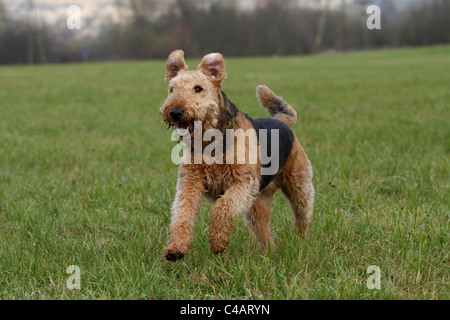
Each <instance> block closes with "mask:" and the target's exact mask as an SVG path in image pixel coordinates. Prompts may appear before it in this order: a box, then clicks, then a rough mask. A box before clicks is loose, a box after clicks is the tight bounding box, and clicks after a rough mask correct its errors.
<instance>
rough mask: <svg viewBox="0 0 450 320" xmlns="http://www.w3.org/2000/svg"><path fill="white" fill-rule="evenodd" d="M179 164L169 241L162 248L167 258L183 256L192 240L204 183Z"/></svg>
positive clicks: (173, 259)
mask: <svg viewBox="0 0 450 320" xmlns="http://www.w3.org/2000/svg"><path fill="white" fill-rule="evenodd" d="M192 168H193V167H190V168H187V167H184V166H181V167H180V169H179V172H178V182H177V192H176V195H175V201H174V203H173V205H172V222H171V224H170V236H169V241H168V244H167V246H166V248H165V249H164V253H165V256H166V259H167V260H171V261H175V260H178V259H181V258H183V256H184V255H185V254H186V252H187V251H188V249H189V245H190V243H191V240H192V235H193V230H194V223H195V220H196V219H197V214H198V211H199V210H200V205H201V203H202V199H203V193H204V183H203V180H202V179H201V178H200V177H199V175H198V174H196V173H195V171H194V170H192Z"/></svg>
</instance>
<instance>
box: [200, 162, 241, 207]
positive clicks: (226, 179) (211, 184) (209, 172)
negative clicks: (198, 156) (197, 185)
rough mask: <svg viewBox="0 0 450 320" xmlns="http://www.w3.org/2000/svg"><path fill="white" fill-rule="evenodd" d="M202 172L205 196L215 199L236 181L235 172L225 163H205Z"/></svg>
mask: <svg viewBox="0 0 450 320" xmlns="http://www.w3.org/2000/svg"><path fill="white" fill-rule="evenodd" d="M203 174H204V176H205V178H206V179H205V180H206V185H205V188H206V193H205V195H206V197H207V198H209V199H210V200H216V199H217V198H218V197H220V196H221V195H223V194H224V193H225V191H226V190H227V189H228V188H229V187H230V186H231V185H232V184H233V182H235V181H236V179H235V176H236V174H235V172H234V170H233V168H232V167H230V166H226V165H217V164H211V165H205V166H203Z"/></svg>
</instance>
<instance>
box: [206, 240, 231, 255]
mask: <svg viewBox="0 0 450 320" xmlns="http://www.w3.org/2000/svg"><path fill="white" fill-rule="evenodd" d="M209 242H210V247H211V252H212V253H214V254H219V253H222V252H224V251H225V249H226V247H227V245H228V241H223V240H217V239H211V240H210V241H209Z"/></svg>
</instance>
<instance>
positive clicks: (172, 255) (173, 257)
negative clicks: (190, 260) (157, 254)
mask: <svg viewBox="0 0 450 320" xmlns="http://www.w3.org/2000/svg"><path fill="white" fill-rule="evenodd" d="M164 256H165V257H166V259H167V260H169V261H177V260H180V259H181V258H183V257H184V253H182V252H181V251H179V250H178V249H165V250H164Z"/></svg>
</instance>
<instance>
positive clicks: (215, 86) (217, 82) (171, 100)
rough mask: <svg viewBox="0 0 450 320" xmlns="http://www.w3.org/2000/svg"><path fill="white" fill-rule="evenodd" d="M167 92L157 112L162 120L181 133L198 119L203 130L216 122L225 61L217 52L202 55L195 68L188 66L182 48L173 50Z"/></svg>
mask: <svg viewBox="0 0 450 320" xmlns="http://www.w3.org/2000/svg"><path fill="white" fill-rule="evenodd" d="M166 67H167V70H166V81H167V83H168V84H169V92H168V96H167V99H166V101H165V102H164V104H163V106H162V107H161V108H160V110H159V112H160V114H161V115H162V117H163V119H164V121H165V122H166V123H167V124H168V125H169V127H171V126H173V127H175V128H176V130H177V131H178V134H179V135H180V136H186V135H188V134H191V133H192V132H193V130H194V121H201V122H202V127H203V129H204V130H207V129H210V128H214V127H215V126H216V125H217V121H218V117H219V112H220V111H219V109H220V101H221V97H222V96H221V91H220V88H221V84H222V80H223V79H224V78H225V77H226V72H225V63H224V60H223V57H222V55H221V54H220V53H211V54H208V55H206V56H204V57H203V59H202V62H201V63H200V64H199V65H198V68H197V70H192V71H190V70H188V66H187V65H186V63H185V61H184V52H183V51H182V50H176V51H174V52H172V53H171V54H170V55H169V58H168V59H167V64H166Z"/></svg>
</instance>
